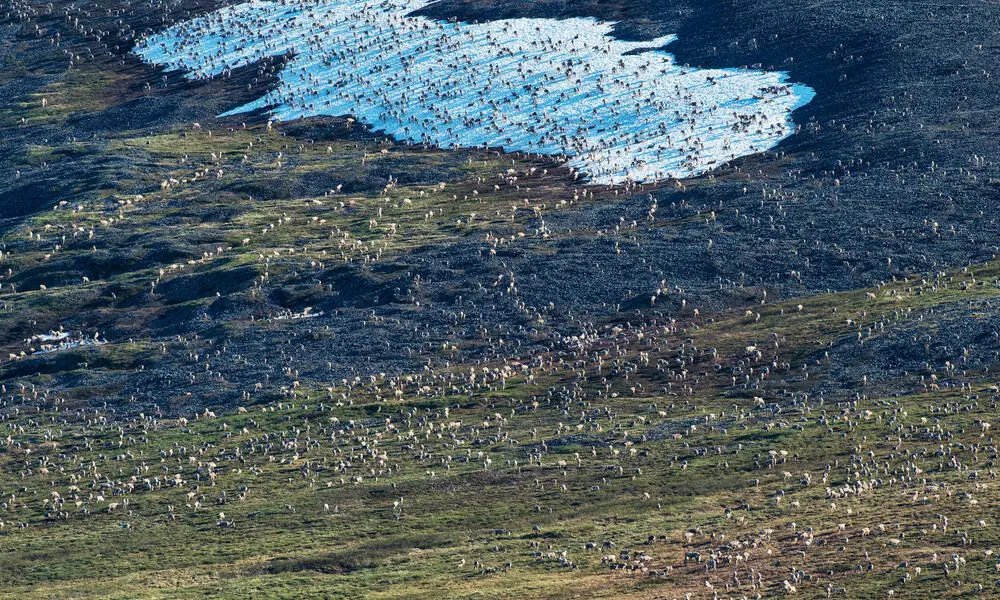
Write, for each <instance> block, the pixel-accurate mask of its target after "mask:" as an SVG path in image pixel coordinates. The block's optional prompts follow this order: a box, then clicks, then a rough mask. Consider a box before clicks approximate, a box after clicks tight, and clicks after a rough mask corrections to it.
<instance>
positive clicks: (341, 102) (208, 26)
mask: <svg viewBox="0 0 1000 600" xmlns="http://www.w3.org/2000/svg"><path fill="white" fill-rule="evenodd" d="M427 4H429V1H428V0H410V1H407V0H361V1H358V0H299V1H287V0H281V1H280V2H271V1H266V0H251V1H250V2H246V3H244V4H239V5H235V6H231V7H227V8H223V9H220V10H218V11H216V12H213V13H211V14H209V15H206V16H204V17H199V18H196V19H192V20H190V21H186V22H183V23H180V24H177V25H175V26H173V27H170V28H169V29H167V30H165V31H163V32H161V33H158V34H156V35H153V36H150V37H148V38H146V39H144V40H143V41H142V42H141V43H140V44H139V45H138V47H137V48H136V50H135V52H136V53H137V54H138V55H139V56H140V57H141V58H142V59H143V60H144V61H146V62H149V63H153V64H157V65H161V66H163V67H165V68H166V69H168V70H183V71H184V72H185V75H186V76H187V77H188V78H192V79H203V78H209V77H215V76H219V75H225V74H227V73H228V72H229V71H230V70H232V69H235V68H238V67H242V66H245V65H249V64H253V63H255V62H257V61H260V60H262V59H264V58H267V57H270V56H278V55H286V54H287V55H291V56H292V58H291V60H290V62H289V63H288V64H287V65H286V66H285V67H284V69H283V70H282V72H281V73H280V75H279V78H280V83H279V85H278V87H277V88H276V89H274V90H273V91H270V92H268V93H267V94H265V95H263V96H262V97H261V98H259V99H257V100H255V101H253V102H250V103H248V104H245V105H243V106H240V107H237V108H234V109H232V110H231V111H229V112H227V113H225V115H233V114H238V113H243V112H248V111H252V110H256V109H263V108H269V109H270V110H271V112H272V114H273V118H275V119H276V120H282V121H288V120H292V119H298V118H302V117H309V116H316V115H331V116H343V115H351V116H353V117H355V118H356V119H358V120H359V121H361V122H363V123H366V124H368V125H369V126H371V127H372V128H373V129H375V130H378V131H383V132H385V133H387V134H390V135H392V136H394V137H395V138H397V139H399V140H403V141H409V142H417V143H428V144H432V145H436V146H440V147H442V148H455V147H480V146H484V145H486V146H489V147H493V148H503V149H505V150H507V151H523V152H531V153H538V154H546V155H553V156H563V157H566V160H567V162H568V164H569V165H570V166H572V167H575V168H577V169H579V170H581V171H583V172H585V173H587V174H588V175H589V178H590V181H591V182H593V183H612V182H622V181H625V180H631V181H636V182H647V181H653V180H658V179H664V178H684V177H690V176H694V175H698V174H701V173H704V172H706V171H709V170H711V169H713V168H715V167H718V166H719V165H721V164H723V163H725V162H727V161H729V160H732V159H734V158H736V157H739V156H745V155H748V154H753V153H756V152H760V151H763V150H766V149H768V148H771V147H773V146H774V145H776V144H777V143H778V142H779V141H781V140H782V139H784V138H786V137H788V136H789V135H791V134H792V133H794V131H795V126H794V124H793V122H792V120H791V112H792V111H793V110H795V109H796V108H798V107H800V106H803V105H804V104H806V103H808V102H809V101H810V100H811V99H812V98H813V96H814V93H813V91H812V90H811V89H810V88H808V87H806V86H803V85H799V84H794V83H791V82H789V81H788V77H787V75H786V74H785V73H781V72H767V71H753V70H743V69H698V68H691V67H684V66H679V65H677V64H675V63H674V58H673V56H672V55H670V54H669V53H667V52H665V51H663V50H662V49H661V48H662V47H664V46H666V45H667V44H669V43H670V42H672V41H673V40H674V39H675V37H674V36H665V37H662V38H658V39H654V40H649V41H646V42H627V41H622V40H618V39H615V38H614V37H613V36H612V34H611V32H612V28H613V26H614V24H613V23H609V22H602V21H597V20H594V19H589V18H573V19H563V20H555V19H508V20H500V21H491V22H487V23H477V24H469V23H461V22H459V23H451V22H443V21H435V20H432V19H428V18H425V17H419V16H412V15H411V13H412V12H413V11H414V10H416V9H419V8H422V7H424V6H426V5H427Z"/></svg>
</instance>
